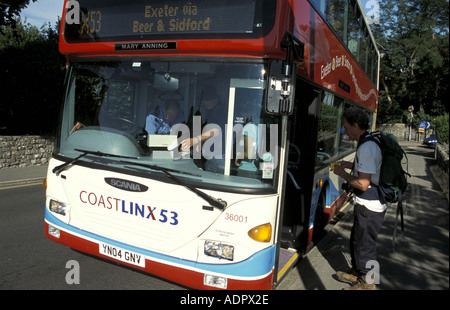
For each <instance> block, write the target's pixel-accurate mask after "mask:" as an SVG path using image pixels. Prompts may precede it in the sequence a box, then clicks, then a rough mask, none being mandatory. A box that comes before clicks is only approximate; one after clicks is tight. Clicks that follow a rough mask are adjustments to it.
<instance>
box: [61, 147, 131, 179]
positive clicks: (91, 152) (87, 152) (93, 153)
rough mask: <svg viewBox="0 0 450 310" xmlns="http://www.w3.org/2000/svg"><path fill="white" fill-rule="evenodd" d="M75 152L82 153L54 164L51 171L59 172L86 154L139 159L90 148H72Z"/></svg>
mask: <svg viewBox="0 0 450 310" xmlns="http://www.w3.org/2000/svg"><path fill="white" fill-rule="evenodd" d="M74 150H75V151H77V152H81V153H82V154H81V155H80V156H78V157H75V158H73V159H72V160H69V161H68V162H65V163H64V164H61V165H59V166H56V167H55V168H53V170H52V172H53V173H55V174H58V173H60V172H61V171H63V170H64V168H66V167H67V166H69V165H72V164H73V163H75V162H77V161H78V160H79V159H80V158H82V157H84V156H86V155H95V156H99V157H115V158H128V159H139V157H132V156H122V155H115V154H109V153H103V152H100V151H90V150H81V149H74Z"/></svg>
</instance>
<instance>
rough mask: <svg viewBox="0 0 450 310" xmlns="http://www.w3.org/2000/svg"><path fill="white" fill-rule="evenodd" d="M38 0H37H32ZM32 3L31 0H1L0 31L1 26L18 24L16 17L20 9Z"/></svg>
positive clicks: (0, 29)
mask: <svg viewBox="0 0 450 310" xmlns="http://www.w3.org/2000/svg"><path fill="white" fill-rule="evenodd" d="M32 1H33V2H36V1H37V0H32ZM28 4H30V0H1V1H0V33H1V32H2V27H1V26H12V27H13V28H15V26H16V19H15V18H16V17H17V15H19V13H20V11H22V10H23V9H24V8H26V7H27V6H28Z"/></svg>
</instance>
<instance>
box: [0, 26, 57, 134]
mask: <svg viewBox="0 0 450 310" xmlns="http://www.w3.org/2000/svg"><path fill="white" fill-rule="evenodd" d="M58 27H59V23H58V24H57V26H56V28H55V29H54V28H52V27H51V26H50V24H47V25H43V26H42V27H41V29H38V28H37V27H35V26H32V25H30V24H23V23H22V22H21V21H20V19H19V18H17V19H16V23H15V26H14V27H13V26H12V25H10V26H3V27H1V29H2V33H3V35H1V36H0V79H1V81H2V83H0V93H1V94H2V101H1V103H0V134H14V135H20V134H50V133H54V132H55V129H56V124H57V122H58V115H59V109H60V106H61V98H62V89H63V81H64V74H65V58H64V56H63V55H61V54H60V53H59V50H58Z"/></svg>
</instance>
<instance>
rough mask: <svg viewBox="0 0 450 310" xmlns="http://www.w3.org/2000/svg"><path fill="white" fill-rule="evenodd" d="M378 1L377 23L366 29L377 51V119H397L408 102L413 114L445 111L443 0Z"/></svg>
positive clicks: (446, 30)
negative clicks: (370, 29) (379, 62)
mask: <svg viewBox="0 0 450 310" xmlns="http://www.w3.org/2000/svg"><path fill="white" fill-rule="evenodd" d="M379 4H380V9H381V14H380V24H378V25H374V27H373V29H372V30H373V33H374V36H375V38H376V40H377V43H378V46H379V49H380V52H381V55H382V59H381V72H380V99H379V102H380V105H379V109H378V112H379V116H378V123H390V122H393V121H394V120H398V119H400V118H402V116H401V115H402V114H404V113H405V111H407V109H408V106H410V105H412V106H414V108H415V109H414V113H417V112H418V111H422V112H423V113H426V114H428V115H431V116H438V115H443V113H445V112H447V113H448V112H449V110H450V106H449V99H448V98H449V87H448V86H449V85H448V81H449V19H448V14H449V3H448V0H401V1H397V0H383V1H379ZM393 113H395V114H397V115H396V116H394V115H393ZM403 120H404V121H405V122H406V121H407V118H406V117H403Z"/></svg>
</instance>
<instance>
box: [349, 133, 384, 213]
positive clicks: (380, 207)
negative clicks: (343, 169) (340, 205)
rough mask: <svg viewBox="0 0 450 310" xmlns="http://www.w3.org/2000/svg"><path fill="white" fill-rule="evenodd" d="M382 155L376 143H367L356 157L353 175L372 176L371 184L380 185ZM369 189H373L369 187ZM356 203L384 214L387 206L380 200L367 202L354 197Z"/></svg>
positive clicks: (360, 148)
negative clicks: (364, 174) (365, 174)
mask: <svg viewBox="0 0 450 310" xmlns="http://www.w3.org/2000/svg"><path fill="white" fill-rule="evenodd" d="M381 161H382V155H381V150H380V148H379V147H378V145H377V144H376V143H375V142H374V141H367V142H365V143H363V144H361V146H360V147H359V148H358V149H357V151H356V157H355V167H354V169H353V175H354V176H356V177H357V176H358V172H363V173H369V174H371V177H370V181H371V183H373V184H375V185H378V182H379V180H380V168H381ZM369 187H371V186H370V185H369ZM354 202H355V203H358V204H360V205H363V206H365V207H366V208H367V209H369V210H371V211H373V212H383V211H384V210H386V208H387V204H382V203H381V202H380V201H379V200H367V199H364V198H360V197H357V196H356V195H355V196H354Z"/></svg>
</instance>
